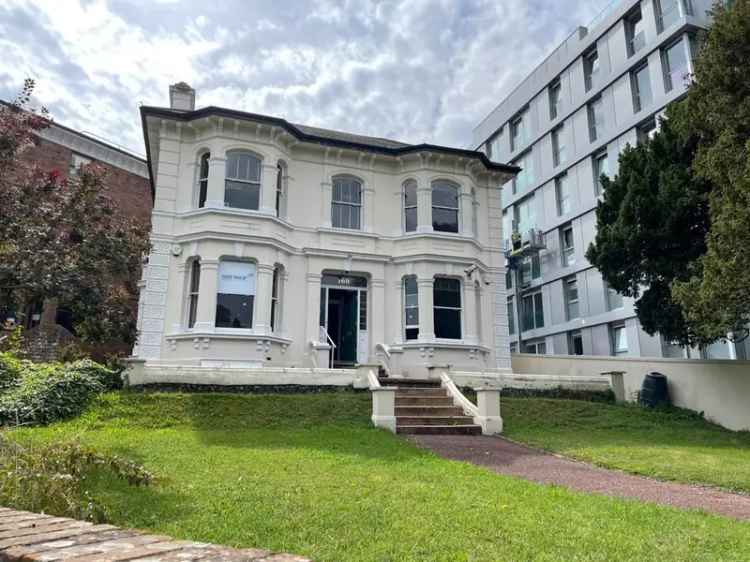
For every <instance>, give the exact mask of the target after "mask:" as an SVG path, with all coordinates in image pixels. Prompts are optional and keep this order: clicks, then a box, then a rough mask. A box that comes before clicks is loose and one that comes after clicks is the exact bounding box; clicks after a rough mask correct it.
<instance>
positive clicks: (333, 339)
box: [134, 84, 517, 382]
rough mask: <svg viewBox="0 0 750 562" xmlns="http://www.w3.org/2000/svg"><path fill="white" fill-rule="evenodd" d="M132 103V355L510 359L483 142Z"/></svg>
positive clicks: (208, 359) (429, 361)
mask: <svg viewBox="0 0 750 562" xmlns="http://www.w3.org/2000/svg"><path fill="white" fill-rule="evenodd" d="M170 98H171V100H170V101H171V104H170V106H171V107H169V108H159V107H142V108H141V115H142V121H143V128H144V136H145V141H146V149H147V153H148V161H149V167H150V171H151V181H152V185H153V189H154V209H153V215H152V244H153V247H152V251H151V254H150V256H149V259H148V264H147V266H146V267H145V268H144V281H143V287H142V291H141V300H140V305H139V321H138V324H139V325H138V328H139V341H138V344H137V346H136V348H135V349H134V356H136V357H137V358H140V359H143V360H145V361H146V366H147V367H152V369H151V371H152V372H153V371H154V369H153V368H156V367H161V368H164V369H166V368H168V367H169V368H172V370H173V371H174V368H175V367H184V368H190V367H211V368H213V369H214V371H215V372H220V373H221V376H220V377H219V379H217V380H221V381H224V382H226V381H230V382H232V381H234V382H241V377H242V375H241V373H242V372H249V369H252V368H257V367H268V368H280V367H317V368H329V367H343V368H346V367H353V366H354V365H356V364H368V363H377V362H378V358H380V359H381V360H382V358H383V356H387V357H388V362H389V367H390V369H391V371H392V372H393V371H395V372H398V374H402V375H404V376H411V377H424V376H427V375H428V374H429V368H430V367H436V366H445V365H451V366H454V367H456V368H461V369H464V370H477V371H478V370H494V369H497V368H509V367H510V356H509V348H508V334H507V331H508V327H507V318H506V296H505V284H504V278H505V270H504V258H503V254H502V248H501V246H502V239H503V234H502V220H501V213H502V209H501V188H500V186H501V185H502V184H504V183H505V182H507V181H508V180H509V179H510V178H512V177H513V175H514V174H515V173H516V171H517V169H516V168H514V167H512V166H508V165H504V164H497V163H492V162H490V160H489V159H488V158H487V157H486V156H485V155H484V154H483V153H481V152H477V151H470V150H462V149H455V148H447V147H439V146H431V145H408V144H403V143H399V142H394V141H390V140H385V139H380V138H371V137H363V136H357V135H350V134H346V133H340V132H335V131H329V130H324V129H318V128H313V127H305V126H301V125H293V124H291V123H288V122H287V121H285V120H283V119H278V118H273V117H268V116H263V115H255V114H250V113H243V112H239V111H233V110H228V109H223V108H218V107H206V108H202V109H198V110H195V109H194V103H195V92H194V91H193V90H192V89H190V88H189V87H188V86H187V85H185V84H178V85H175V86H172V88H171V89H170Z"/></svg>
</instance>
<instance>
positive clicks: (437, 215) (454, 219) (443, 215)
mask: <svg viewBox="0 0 750 562" xmlns="http://www.w3.org/2000/svg"><path fill="white" fill-rule="evenodd" d="M432 228H433V230H436V231H438V232H458V211H454V210H451V209H440V208H433V209H432Z"/></svg>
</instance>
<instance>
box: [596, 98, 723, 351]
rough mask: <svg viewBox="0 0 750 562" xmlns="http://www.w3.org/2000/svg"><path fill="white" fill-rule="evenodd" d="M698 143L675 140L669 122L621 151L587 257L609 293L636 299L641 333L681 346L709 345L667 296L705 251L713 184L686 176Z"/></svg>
mask: <svg viewBox="0 0 750 562" xmlns="http://www.w3.org/2000/svg"><path fill="white" fill-rule="evenodd" d="M671 112H672V110H671V109H670V110H668V113H671ZM696 141H697V139H696V138H695V137H691V138H689V139H688V140H685V139H683V138H682V137H681V136H679V135H678V134H677V133H676V132H675V131H674V130H673V127H672V126H671V124H670V121H669V119H667V120H663V121H662V122H661V129H660V131H659V132H657V133H656V134H655V135H654V137H653V139H651V140H645V141H644V142H643V143H641V144H639V145H638V146H635V147H632V146H628V147H626V148H625V150H624V151H623V152H622V153H621V154H620V158H619V164H620V165H619V174H618V175H617V176H615V177H614V178H613V179H610V178H607V177H603V178H602V185H603V188H604V197H603V200H602V201H601V202H600V203H599V206H598V208H597V211H596V216H597V225H598V229H597V234H596V238H595V240H594V242H593V243H592V244H591V246H590V247H589V249H588V251H587V253H586V257H587V258H588V260H589V261H590V262H591V263H592V264H593V265H594V266H596V267H597V268H598V269H599V270H600V271H601V273H602V276H603V277H604V279H605V281H607V283H608V284H609V286H610V287H611V288H613V289H614V290H616V291H618V292H619V293H621V294H623V295H626V296H629V297H634V298H635V299H636V301H635V307H636V313H637V315H638V319H639V320H640V322H641V325H642V326H643V328H644V330H646V331H647V332H648V333H650V334H654V333H656V332H659V333H661V334H662V335H663V336H664V337H665V338H666V339H668V340H670V341H677V342H679V343H681V344H682V345H695V344H700V343H707V342H706V341H705V340H702V339H701V337H700V336H699V335H698V334H696V333H695V331H694V330H692V329H691V327H690V326H689V325H688V324H687V323H686V322H685V316H684V314H683V310H682V307H681V305H680V304H679V303H678V302H676V301H675V300H673V298H672V292H671V287H672V283H673V282H675V281H677V280H685V279H688V278H689V277H690V275H691V272H692V271H693V270H692V269H691V264H694V263H695V261H696V260H697V259H698V258H699V257H700V256H702V255H703V254H704V253H705V251H706V245H705V237H706V233H707V231H708V227H709V218H708V194H709V192H710V189H711V186H710V183H709V182H708V181H706V180H705V179H703V178H699V177H696V176H695V175H694V174H693V172H692V170H691V162H692V160H693V157H694V155H695V150H696Z"/></svg>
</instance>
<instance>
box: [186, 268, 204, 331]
mask: <svg viewBox="0 0 750 562" xmlns="http://www.w3.org/2000/svg"><path fill="white" fill-rule="evenodd" d="M200 282H201V262H200V260H198V259H194V260H193V262H192V263H191V264H190V284H189V285H188V317H187V326H188V328H193V327H194V326H195V320H196V319H197V317H198V292H199V289H200Z"/></svg>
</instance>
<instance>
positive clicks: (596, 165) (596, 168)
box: [591, 149, 610, 197]
mask: <svg viewBox="0 0 750 562" xmlns="http://www.w3.org/2000/svg"><path fill="white" fill-rule="evenodd" d="M591 159H592V169H593V172H594V193H595V194H596V195H597V197H598V196H599V195H601V194H602V193H603V192H604V186H602V183H601V177H602V176H603V175H606V176H607V177H609V174H610V171H609V153H608V152H607V150H606V149H605V150H600V151H599V152H597V153H595V154H594V155H593V156H592V157H591ZM602 161H603V162H606V164H607V166H606V168H607V170H606V173H604V172H602V166H601V165H600V164H601V163H602Z"/></svg>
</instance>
